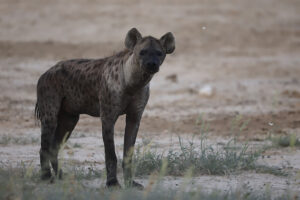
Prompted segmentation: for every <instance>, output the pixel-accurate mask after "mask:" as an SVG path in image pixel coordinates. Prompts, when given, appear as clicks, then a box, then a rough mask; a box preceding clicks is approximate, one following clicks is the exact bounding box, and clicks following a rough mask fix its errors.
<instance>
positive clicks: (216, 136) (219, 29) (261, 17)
mask: <svg viewBox="0 0 300 200" xmlns="http://www.w3.org/2000/svg"><path fill="white" fill-rule="evenodd" d="M299 11H300V1H298V0H285V1H282V0H253V1H240V0H226V1H224V0H213V1H210V0H199V1H196V0H188V1H181V0H175V1H173V0H172V1H171V0H169V1H168V0H166V1H158V0H157V1H139V0H131V1H121V0H116V1H115V0H114V1H109V0H106V1H96V0H85V1H80V0H65V1H59V0H51V1H44V0H42V1H40V0H26V1H21V0H1V1H0V69H1V72H0V91H1V95H0V137H1V138H2V139H1V144H0V160H1V162H3V163H6V164H7V163H9V164H14V163H17V162H20V161H21V160H22V161H24V162H25V163H30V162H33V163H34V164H36V165H38V150H39V137H40V130H39V127H38V126H37V125H36V124H35V120H34V117H33V109H34V105H35V100H36V94H35V92H36V83H37V80H38V78H39V76H40V75H41V74H42V73H43V72H45V71H46V70H47V69H48V68H49V67H51V66H52V65H54V64H55V63H56V62H58V61H59V60H62V59H71V58H81V57H84V58H100V57H103V56H108V55H110V54H112V53H114V52H116V51H118V50H121V49H122V48H124V37H125V35H126V33H127V31H128V30H129V29H130V28H131V27H137V28H138V29H139V30H140V32H141V33H142V34H145V35H148V34H151V35H153V36H156V37H160V36H161V35H163V34H164V33H166V32H168V31H171V32H173V34H174V35H175V38H176V51H175V53H174V54H172V55H170V56H168V57H167V59H166V60H165V63H164V64H163V66H162V67H161V70H160V72H159V73H158V74H157V75H156V76H155V77H154V79H153V80H152V82H151V96H150V100H149V103H148V105H147V107H146V110H145V113H144V117H143V120H142V123H141V128H140V131H139V135H138V141H137V143H142V140H143V139H145V138H146V139H151V140H152V141H153V142H154V143H158V144H159V145H161V146H162V147H165V146H166V145H167V146H168V145H170V141H171V140H173V141H175V140H176V139H174V138H176V137H177V135H181V137H183V138H189V137H190V136H191V135H193V134H201V132H203V131H204V129H203V123H202V122H201V120H202V121H204V122H205V124H209V126H207V127H206V129H205V132H206V135H207V137H208V139H209V140H210V142H211V143H212V144H213V143H218V142H221V141H226V140H229V139H230V138H232V137H236V138H237V139H238V140H239V141H240V142H244V141H250V142H253V141H256V142H257V141H262V143H263V142H264V140H265V139H266V138H267V137H268V136H270V135H284V134H296V136H297V137H298V138H299V136H300V57H299V55H300V14H299V13H300V12H299ZM199 119H201V120H199ZM123 130H124V117H121V119H120V120H119V121H118V123H117V125H116V140H117V149H118V152H119V155H122V154H121V150H122V143H123V142H122V136H123ZM172 138H173V139H172ZM75 143H78V144H80V146H81V148H72V144H75ZM175 143H176V142H175ZM67 145H68V146H69V149H65V150H64V153H63V155H64V159H66V160H67V161H68V160H70V162H71V160H72V161H77V163H78V165H87V163H98V164H99V168H100V169H102V168H103V162H104V154H103V142H102V139H101V123H100V120H99V119H97V118H92V117H89V116H84V115H83V116H81V119H80V122H79V124H78V125H77V127H76V129H75V131H74V132H73V135H72V137H71V139H70V141H68V144H67ZM299 153H300V149H299V148H288V149H272V150H268V151H267V152H266V154H267V155H269V156H268V159H266V160H265V161H264V162H266V163H267V164H270V165H275V166H279V167H280V166H282V165H283V164H284V163H288V164H289V166H290V167H291V168H292V169H293V170H292V171H293V172H294V173H296V174H297V172H298V175H299V170H300V162H299V160H300V154H299ZM66 164H68V162H67V163H66ZM69 164H70V163H69ZM194 179H195V182H196V183H197V184H196V185H201V184H202V185H203V188H204V189H212V188H216V187H217V188H219V189H222V190H226V189H228V188H232V187H233V188H234V187H237V186H239V185H240V184H241V183H248V182H249V184H250V185H251V187H254V188H260V187H261V188H263V186H264V185H266V184H269V185H270V187H271V189H274V190H276V191H285V190H286V189H291V190H293V191H296V192H300V190H299V188H300V181H299V177H298V178H295V176H292V177H291V176H288V177H276V176H273V175H268V174H256V173H248V172H247V173H246V172H245V173H242V174H239V175H230V176H228V177H220V176H202V177H195V178H194ZM99 181H100V182H101V180H99ZM142 181H144V184H147V180H142ZM165 181H166V185H168V186H170V187H171V186H172V185H174V187H175V185H176V184H177V182H178V181H179V182H180V181H181V179H180V178H174V177H166V180H165ZM203 183H205V184H203ZM291 183H292V184H291ZM95 184H96V185H97V183H95Z"/></svg>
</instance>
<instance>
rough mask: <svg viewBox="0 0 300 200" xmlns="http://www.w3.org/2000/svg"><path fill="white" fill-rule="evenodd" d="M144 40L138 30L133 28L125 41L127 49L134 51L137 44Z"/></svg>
mask: <svg viewBox="0 0 300 200" xmlns="http://www.w3.org/2000/svg"><path fill="white" fill-rule="evenodd" d="M140 39H142V35H141V34H140V32H139V31H138V30H137V29H136V28H132V29H130V30H129V31H128V33H127V35H126V39H125V46H126V48H128V49H130V50H133V49H134V46H135V45H136V43H137V42H138V41H139V40H140Z"/></svg>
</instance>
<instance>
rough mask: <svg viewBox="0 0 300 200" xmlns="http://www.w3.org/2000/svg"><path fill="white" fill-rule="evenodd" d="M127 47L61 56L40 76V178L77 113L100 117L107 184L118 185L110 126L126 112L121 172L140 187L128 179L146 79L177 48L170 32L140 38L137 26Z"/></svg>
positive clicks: (128, 37) (45, 174)
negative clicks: (101, 54)
mask: <svg viewBox="0 0 300 200" xmlns="http://www.w3.org/2000/svg"><path fill="white" fill-rule="evenodd" d="M125 47H126V48H125V49H124V50H123V51H120V52H119V53H117V54H115V55H113V56H110V57H106V58H102V59H74V60H67V61H61V62H59V63H57V64H56V65H55V66H53V67H51V68H50V69H49V70H48V71H46V72H45V73H44V74H43V75H41V77H40V78H39V80H38V84H37V103H36V108H35V113H36V117H37V118H38V119H39V120H40V122H41V149H40V163H41V174H42V175H41V176H42V179H49V178H51V169H50V164H51V166H52V168H53V171H54V172H55V175H57V176H59V177H61V175H62V172H61V170H60V169H58V160H57V156H58V152H59V149H60V146H61V145H62V143H64V142H66V141H67V139H68V138H69V137H70V135H71V133H72V131H73V129H74V127H75V125H76V124H77V122H78V120H79V115H80V114H88V115H91V116H94V117H100V119H101V122H102V137H103V142H104V147H105V163H106V171H107V182H106V185H107V186H108V187H110V186H118V187H119V186H120V185H119V182H118V180H117V157H116V153H115V145H114V125H115V122H116V120H117V119H118V117H119V116H120V115H123V114H126V127H125V136H124V153H123V163H122V166H123V173H124V180H125V185H126V186H129V187H137V188H143V186H142V185H141V184H139V183H137V182H135V181H133V179H132V155H133V147H134V144H135V140H136V136H137V132H138V129H139V125H140V120H141V117H142V113H143V111H144V108H145V106H146V104H147V101H148V98H149V82H150V80H151V79H152V77H153V75H154V74H155V73H156V72H158V71H159V67H160V65H161V64H162V63H163V61H164V59H165V57H166V54H170V53H172V52H173V51H174V50H175V39H174V37H173V35H172V33H170V32H169V33H166V34H165V35H163V36H162V37H161V38H160V39H156V38H154V37H152V36H147V37H142V35H141V34H140V33H139V31H138V30H137V29H136V28H132V29H131V30H130V31H129V32H128V33H127V35H126V39H125Z"/></svg>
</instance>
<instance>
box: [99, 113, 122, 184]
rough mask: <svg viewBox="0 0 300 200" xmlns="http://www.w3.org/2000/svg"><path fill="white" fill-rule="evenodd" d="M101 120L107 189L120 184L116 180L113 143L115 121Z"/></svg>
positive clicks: (115, 160) (115, 158)
mask: <svg viewBox="0 0 300 200" xmlns="http://www.w3.org/2000/svg"><path fill="white" fill-rule="evenodd" d="M101 120H102V137H103V142H104V148H105V165H106V172H107V181H106V186H107V187H118V188H120V187H121V186H120V184H119V182H118V179H117V156H116V152H115V143H114V125H115V121H116V120H115V119H109V118H106V117H105V118H101Z"/></svg>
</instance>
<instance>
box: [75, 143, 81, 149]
mask: <svg viewBox="0 0 300 200" xmlns="http://www.w3.org/2000/svg"><path fill="white" fill-rule="evenodd" d="M81 147H82V146H81V144H78V143H75V144H74V145H73V148H81Z"/></svg>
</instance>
